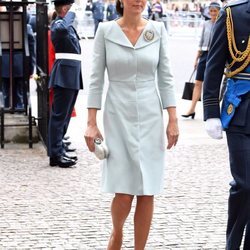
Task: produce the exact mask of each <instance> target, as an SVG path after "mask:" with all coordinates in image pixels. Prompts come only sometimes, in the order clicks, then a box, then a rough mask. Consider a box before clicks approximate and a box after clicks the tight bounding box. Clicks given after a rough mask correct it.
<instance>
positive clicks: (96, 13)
mask: <svg viewBox="0 0 250 250" xmlns="http://www.w3.org/2000/svg"><path fill="white" fill-rule="evenodd" d="M104 9H105V7H104V4H103V2H101V1H99V0H98V1H97V2H94V3H93V6H92V12H93V18H94V19H97V20H103V19H104Z"/></svg>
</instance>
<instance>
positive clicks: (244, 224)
mask: <svg viewBox="0 0 250 250" xmlns="http://www.w3.org/2000/svg"><path fill="white" fill-rule="evenodd" d="M227 143H228V149H229V159H230V169H231V174H232V176H233V179H234V181H232V182H231V183H230V185H231V188H230V191H229V200H228V223H227V248H226V249H227V250H239V249H240V245H241V241H242V238H243V234H244V230H245V242H244V247H243V249H244V250H249V249H250V134H243V133H233V132H227Z"/></svg>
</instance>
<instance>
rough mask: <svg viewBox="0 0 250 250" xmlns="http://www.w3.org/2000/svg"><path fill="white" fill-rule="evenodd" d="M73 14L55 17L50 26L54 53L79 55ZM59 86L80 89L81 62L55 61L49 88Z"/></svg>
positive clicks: (79, 49)
mask: <svg viewBox="0 0 250 250" xmlns="http://www.w3.org/2000/svg"><path fill="white" fill-rule="evenodd" d="M74 19H75V13H73V12H70V11H69V12H68V13H67V14H66V16H65V17H64V18H61V17H57V18H56V19H55V21H54V22H53V23H52V25H51V40H52V43H53V46H54V49H55V52H56V53H73V54H81V47H80V43H79V40H80V38H79V36H78V35H77V33H76V30H75V29H74V27H73V22H74ZM55 86H60V87H62V88H69V89H76V90H77V89H82V88H83V83H82V73H81V61H78V60H71V59H57V60H56V61H55V63H54V65H53V69H52V72H51V76H50V80H49V88H51V87H55Z"/></svg>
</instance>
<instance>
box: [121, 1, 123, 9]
mask: <svg viewBox="0 0 250 250" xmlns="http://www.w3.org/2000/svg"><path fill="white" fill-rule="evenodd" d="M120 7H121V8H122V9H123V3H122V1H120Z"/></svg>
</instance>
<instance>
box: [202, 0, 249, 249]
mask: <svg viewBox="0 0 250 250" xmlns="http://www.w3.org/2000/svg"><path fill="white" fill-rule="evenodd" d="M249 35H250V0H237V1H232V2H230V3H229V4H228V5H227V6H225V8H224V9H223V10H222V11H221V13H220V16H219V18H218V20H217V22H216V23H215V26H214V34H213V38H212V42H211V48H210V51H209V54H208V60H207V65H206V72H205V79H204V94H203V100H204V120H205V121H206V123H205V128H206V130H207V133H208V134H209V135H210V136H211V137H212V138H214V139H220V138H222V130H223V129H224V130H225V131H226V135H227V143H228V149H229V159H230V169H231V174H232V176H233V181H232V182H231V183H230V185H231V188H230V195H229V201H228V223H227V232H226V235H227V246H226V249H227V250H237V249H240V245H241V241H242V237H243V234H244V230H245V229H246V227H247V229H246V230H245V241H244V250H249V249H250V242H249V239H250V230H249V226H250V66H249V62H250V38H249ZM225 67H226V73H225V74H226V76H227V77H228V80H227V89H226V93H225V95H224V98H223V104H222V109H221V111H220V106H219V92H220V85H221V79H222V76H223V72H224V68H225Z"/></svg>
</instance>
